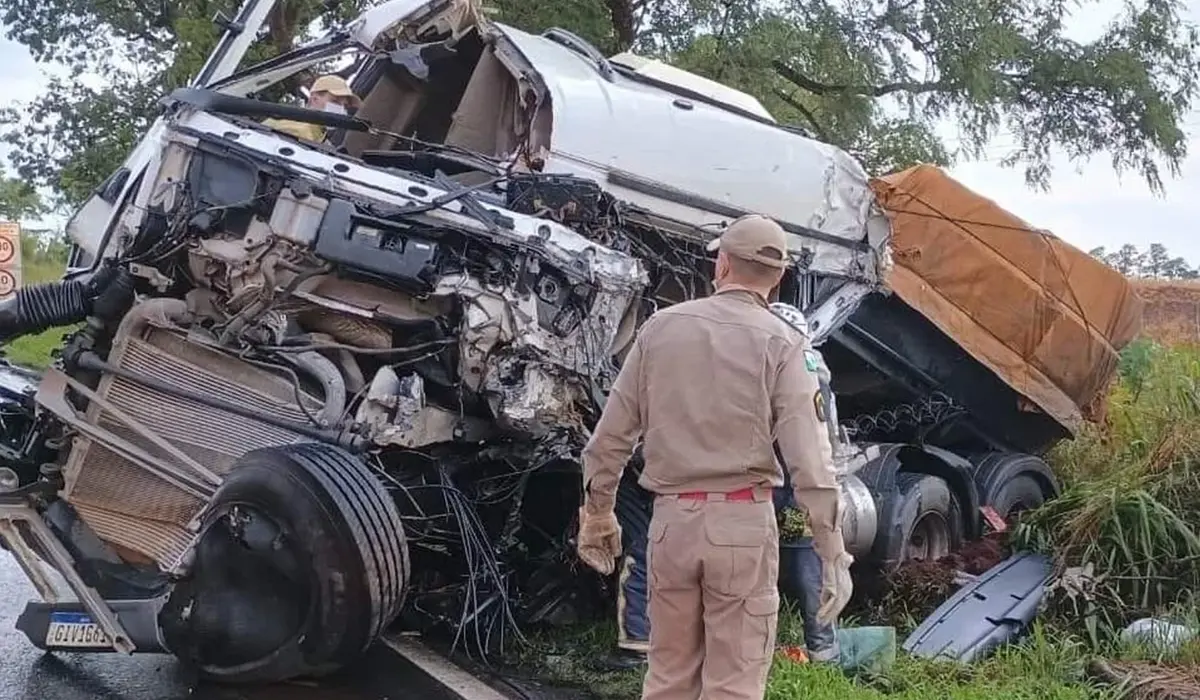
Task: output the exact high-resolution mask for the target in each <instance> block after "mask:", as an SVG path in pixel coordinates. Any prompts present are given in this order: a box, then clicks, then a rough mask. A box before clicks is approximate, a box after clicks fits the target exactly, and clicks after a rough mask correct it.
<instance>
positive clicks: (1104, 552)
mask: <svg viewBox="0 0 1200 700" xmlns="http://www.w3.org/2000/svg"><path fill="white" fill-rule="evenodd" d="M1051 463H1052V464H1053V465H1054V467H1055V469H1056V471H1057V472H1058V475H1059V477H1060V478H1061V479H1062V481H1063V483H1064V486H1065V489H1064V492H1063V495H1062V496H1061V497H1060V498H1058V499H1056V500H1055V501H1053V502H1051V503H1049V504H1047V505H1046V506H1044V507H1043V508H1041V509H1039V510H1038V511H1035V512H1033V513H1031V514H1029V515H1028V517H1026V518H1025V519H1024V520H1023V522H1022V524H1021V525H1020V527H1019V528H1018V530H1017V532H1016V533H1015V537H1016V540H1017V544H1018V545H1020V546H1026V547H1031V548H1035V549H1040V550H1043V551H1049V552H1053V553H1054V554H1055V556H1056V557H1057V558H1058V560H1059V561H1060V563H1061V564H1062V565H1064V566H1065V567H1079V568H1078V569H1076V570H1075V571H1074V572H1073V573H1074V574H1076V575H1074V576H1072V577H1068V579H1066V580H1065V582H1066V583H1067V584H1068V585H1067V586H1066V587H1065V589H1064V593H1066V594H1068V595H1067V596H1066V598H1067V600H1065V601H1064V602H1069V609H1068V610H1067V612H1068V614H1069V615H1071V616H1082V617H1084V619H1085V622H1086V623H1088V624H1089V625H1090V632H1091V635H1092V636H1093V637H1094V638H1098V637H1099V636H1101V633H1102V632H1103V631H1104V630H1105V629H1108V630H1109V631H1111V630H1112V629H1113V628H1115V627H1117V626H1118V625H1120V624H1122V623H1124V622H1127V621H1128V619H1130V618H1132V617H1135V616H1140V615H1147V614H1154V613H1155V612H1157V611H1159V610H1162V609H1164V608H1168V607H1171V606H1173V605H1175V604H1176V603H1178V602H1179V601H1180V600H1181V599H1183V598H1184V597H1185V596H1187V595H1188V594H1189V592H1190V591H1194V590H1200V467H1198V464H1200V348H1197V347H1195V346H1177V347H1170V348H1168V347H1163V346H1160V345H1157V344H1155V343H1153V342H1152V341H1148V340H1139V341H1136V342H1135V343H1133V344H1132V345H1130V347H1129V348H1127V349H1126V351H1125V353H1124V354H1123V356H1122V361H1121V365H1120V372H1119V379H1118V381H1117V383H1116V385H1115V386H1114V387H1113V389H1112V392H1111V396H1110V400H1109V408H1108V415H1107V419H1106V421H1105V424H1104V425H1101V426H1092V427H1089V428H1087V429H1086V430H1085V431H1084V432H1083V434H1081V435H1080V436H1078V437H1077V438H1076V439H1075V440H1073V441H1071V442H1066V443H1063V444H1061V445H1059V446H1058V447H1057V448H1056V449H1055V450H1054V451H1053V452H1052V454H1051ZM1080 573H1083V574H1087V575H1085V576H1079V575H1078V574H1080Z"/></svg>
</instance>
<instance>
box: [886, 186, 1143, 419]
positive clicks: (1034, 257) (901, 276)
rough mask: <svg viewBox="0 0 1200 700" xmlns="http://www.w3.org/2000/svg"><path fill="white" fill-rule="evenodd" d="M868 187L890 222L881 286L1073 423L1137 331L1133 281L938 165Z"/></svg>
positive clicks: (1047, 409)
mask: <svg viewBox="0 0 1200 700" xmlns="http://www.w3.org/2000/svg"><path fill="white" fill-rule="evenodd" d="M871 186H872V188H873V189H874V190H875V193H876V196H877V197H878V199H879V202H880V204H881V206H882V207H883V208H884V210H885V211H886V212H887V213H888V216H889V218H890V219H891V221H892V229H893V238H892V255H893V258H894V262H895V264H894V265H893V267H892V269H891V271H890V272H889V273H888V279H887V283H888V286H889V287H890V288H891V289H892V290H893V291H894V292H895V293H896V294H897V295H899V297H900V298H901V299H903V300H904V302H905V303H906V304H908V305H909V306H911V307H913V308H915V309H916V310H917V311H919V312H920V313H921V314H922V315H923V316H925V317H926V318H927V319H929V320H930V321H932V322H933V323H934V324H935V325H936V326H937V327H938V328H940V329H941V330H942V332H944V333H945V334H946V335H948V336H950V337H951V338H953V339H954V341H955V342H956V343H958V345H960V346H961V347H962V348H963V349H964V350H966V351H967V352H968V353H970V355H971V356H972V357H974V358H975V359H976V360H978V361H979V362H982V363H983V364H984V365H986V366H987V367H988V368H990V369H991V370H992V371H993V372H995V373H996V374H997V375H998V376H999V377H1000V378H1001V379H1002V380H1004V382H1005V383H1006V384H1008V385H1009V386H1011V387H1012V388H1013V389H1015V390H1016V391H1017V392H1018V393H1020V394H1021V395H1022V396H1024V397H1025V398H1026V399H1028V400H1029V401H1031V402H1032V403H1033V404H1035V405H1036V406H1037V407H1038V408H1040V409H1042V410H1043V411H1045V412H1046V413H1048V414H1049V415H1050V416H1052V417H1053V418H1054V419H1055V420H1057V421H1058V422H1059V423H1061V424H1062V425H1063V426H1064V427H1066V428H1068V429H1069V430H1071V432H1072V433H1074V432H1075V431H1077V430H1078V429H1079V427H1080V425H1081V423H1082V420H1083V419H1084V418H1091V417H1092V415H1091V413H1090V412H1089V406H1092V405H1094V404H1093V402H1094V400H1096V399H1097V398H1098V397H1099V396H1100V394H1101V393H1102V392H1103V390H1104V389H1105V388H1106V387H1107V386H1108V383H1109V382H1110V381H1111V379H1112V377H1113V375H1114V373H1115V372H1116V367H1117V359H1118V358H1117V353H1118V352H1119V351H1120V349H1121V348H1123V347H1124V346H1125V345H1126V344H1127V343H1129V341H1131V340H1133V338H1134V337H1135V336H1136V335H1137V334H1138V332H1139V331H1140V330H1141V325H1142V306H1143V304H1142V300H1141V299H1140V298H1139V297H1138V295H1137V294H1136V293H1134V290H1133V287H1132V286H1131V285H1130V283H1129V281H1128V280H1127V279H1125V277H1124V276H1122V275H1121V274H1120V273H1119V272H1117V271H1116V270H1113V269H1112V268H1110V267H1108V266H1107V265H1105V264H1103V263H1101V262H1100V261H1098V260H1096V259H1095V258H1093V257H1092V256H1090V255H1088V254H1087V253H1085V252H1084V251H1082V250H1080V249H1078V248H1076V247H1074V246H1072V245H1070V244H1069V243H1066V242H1064V241H1062V240H1060V239H1058V238H1056V237H1055V236H1053V235H1052V234H1050V233H1048V232H1046V231H1039V230H1036V229H1034V228H1033V227H1031V226H1029V225H1028V224H1027V223H1025V222H1024V221H1022V220H1020V219H1018V218H1017V217H1016V216H1014V215H1013V214H1011V213H1010V212H1008V211H1006V210H1004V209H1002V208H1000V206H999V205H997V204H996V203H995V202H993V201H991V200H989V199H987V198H985V197H982V196H980V195H979V194H977V193H975V192H973V191H971V190H969V189H967V188H966V187H965V186H963V185H962V184H961V183H959V182H957V181H955V180H954V179H952V178H951V177H950V176H949V175H947V174H946V173H945V172H944V171H942V170H941V169H940V168H937V167H935V166H931V165H918V166H916V167H913V168H909V169H908V170H904V171H902V172H899V173H895V174H892V175H887V176H885V177H882V178H876V179H874V180H872V183H871ZM1028 408H1032V407H1028Z"/></svg>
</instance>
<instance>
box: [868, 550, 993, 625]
mask: <svg viewBox="0 0 1200 700" xmlns="http://www.w3.org/2000/svg"><path fill="white" fill-rule="evenodd" d="M1008 556H1009V551H1008V548H1007V547H1006V546H1005V545H1004V534H1003V533H993V534H990V535H987V536H985V537H984V538H983V539H981V540H978V541H976V542H970V543H968V544H966V545H964V546H963V548H962V549H961V550H960V551H959V552H958V553H956V554H951V555H950V556H947V557H943V558H942V559H938V560H936V561H910V562H906V563H904V564H902V565H901V566H900V567H899V568H898V569H897V570H896V571H894V572H893V573H891V574H890V575H887V576H884V577H882V578H879V579H877V580H878V586H869V587H864V589H863V590H862V591H861V592H860V593H861V597H859V600H858V602H859V603H860V604H861V605H862V607H860V608H859V609H858V610H857V611H856V612H858V613H859V614H861V615H864V616H865V617H866V619H867V621H869V622H870V623H871V624H887V625H893V626H898V627H900V628H905V627H906V625H909V624H913V623H915V622H919V621H921V620H923V619H925V617H927V616H928V615H929V614H930V613H932V612H933V611H934V610H935V609H937V606H939V605H941V604H942V603H943V602H945V600H946V599H947V598H949V597H950V596H952V595H954V593H955V592H956V591H957V590H958V586H957V585H955V583H954V578H955V574H956V572H959V571H961V572H963V573H967V574H971V575H975V576H977V575H979V574H982V573H983V572H985V571H987V570H988V569H990V568H992V567H993V566H995V565H996V564H999V563H1000V562H1002V561H1004V560H1005V559H1007V558H1008ZM867 580H868V581H869V580H871V579H867ZM868 588H869V590H868Z"/></svg>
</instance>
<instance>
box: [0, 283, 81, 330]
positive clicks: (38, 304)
mask: <svg viewBox="0 0 1200 700" xmlns="http://www.w3.org/2000/svg"><path fill="white" fill-rule="evenodd" d="M88 287H89V285H88V283H87V282H84V281H81V280H69V281H65V282H50V283H47V284H35V285H33V286H32V287H24V288H22V289H18V290H17V293H16V295H15V296H14V297H13V298H11V299H6V300H4V301H2V302H0V342H5V341H8V340H11V339H13V338H19V337H21V336H23V335H29V334H31V333H40V332H42V331H44V330H46V329H47V328H54V327H55V326H65V325H68V324H71V323H79V322H80V321H83V320H84V319H85V318H87V315H88V311H89V310H90V307H91V299H89V294H88V291H89V290H88Z"/></svg>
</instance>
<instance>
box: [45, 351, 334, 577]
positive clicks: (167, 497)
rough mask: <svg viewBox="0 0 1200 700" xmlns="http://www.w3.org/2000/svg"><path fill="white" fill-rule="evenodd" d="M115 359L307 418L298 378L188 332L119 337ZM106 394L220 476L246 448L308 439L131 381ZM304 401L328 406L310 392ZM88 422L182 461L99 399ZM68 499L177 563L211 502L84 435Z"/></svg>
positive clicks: (96, 523) (121, 536)
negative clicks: (191, 528)
mask: <svg viewBox="0 0 1200 700" xmlns="http://www.w3.org/2000/svg"><path fill="white" fill-rule="evenodd" d="M109 362H111V363H112V364H115V365H117V366H119V367H123V368H125V369H128V370H132V371H136V372H138V373H140V374H143V375H147V376H151V377H154V378H156V379H159V380H161V381H164V382H168V383H170V384H171V385H173V386H178V387H181V388H185V389H188V390H190V391H193V392H196V393H200V394H204V395H206V396H209V397H213V398H219V399H223V400H225V401H229V402H234V403H237V404H240V405H242V406H245V407H247V408H250V409H253V410H254V411H255V412H256V413H260V414H268V415H272V416H276V417H278V418H284V419H287V420H291V421H297V422H301V421H304V420H305V412H304V411H303V410H302V409H301V408H300V406H299V405H298V404H297V403H296V389H295V387H294V385H293V382H292V380H291V379H290V378H288V377H285V376H280V375H276V374H274V373H271V372H269V371H267V370H265V369H262V368H260V367H257V366H255V365H251V364H249V363H246V362H242V361H240V360H238V359H236V358H233V357H230V356H228V355H225V354H223V353H220V352H216V351H213V350H211V349H209V348H206V347H204V346H201V345H197V344H195V343H190V342H188V341H187V339H186V338H184V337H183V336H182V335H180V334H179V333H175V332H172V331H166V330H160V329H151V330H148V331H147V332H146V333H145V335H143V336H142V337H140V338H130V339H129V340H128V342H127V343H117V344H116V347H115V348H114V350H113V353H112V355H111V356H110V357H109ZM97 393H98V394H99V395H100V397H101V398H102V399H106V400H107V401H111V402H112V404H113V405H115V406H116V407H117V408H118V409H120V410H121V411H123V412H124V413H126V414H128V415H129V416H131V417H133V418H135V419H136V420H138V421H139V422H141V423H142V424H143V425H144V426H146V427H147V428H149V429H150V430H152V431H153V432H154V433H156V434H157V435H158V436H159V437H160V438H163V439H165V440H166V441H167V442H169V443H171V444H172V445H173V446H174V447H175V448H177V449H178V450H179V451H181V452H183V453H184V454H186V455H188V456H189V457H191V458H192V459H194V460H195V461H196V462H198V463H200V464H202V465H204V466H205V467H207V468H208V469H210V470H211V471H213V472H216V473H217V474H221V475H223V474H226V473H228V471H229V469H230V468H231V467H232V465H233V463H234V461H235V460H237V458H238V457H239V456H241V455H242V454H243V453H245V452H248V451H250V450H253V449H257V448H260V447H268V446H272V445H283V444H288V443H292V442H298V441H302V440H305V439H306V438H304V437H303V436H301V435H299V434H297V433H293V432H291V431H288V430H284V429H281V428H277V427H275V426H272V425H267V424H265V423H262V422H260V421H257V420H252V419H247V418H244V417H242V416H238V415H235V414H232V413H229V412H227V411H221V410H217V409H212V408H209V407H207V406H204V405H202V404H199V403H196V402H194V401H190V400H185V399H178V398H175V397H172V396H169V395H167V394H163V393H161V392H159V391H156V390H154V389H150V388H148V387H146V386H143V385H141V384H137V383H135V382H132V381H130V380H127V379H124V378H121V377H116V376H111V375H109V376H105V377H104V378H103V379H102V380H101V382H100V385H99V387H98V388H97ZM301 396H302V400H303V402H304V405H305V407H306V408H307V409H308V411H309V412H310V413H315V412H316V411H317V410H319V408H320V404H319V402H318V401H317V399H315V398H314V397H313V396H311V395H310V394H308V393H304V394H302V395H301ZM87 418H88V422H89V423H92V424H94V425H97V426H99V427H101V428H104V429H106V430H108V431H110V432H112V433H114V434H116V435H118V436H119V437H121V438H123V439H125V440H127V441H128V442H130V443H132V444H134V445H136V446H138V447H139V448H140V449H142V450H144V451H145V452H147V453H148V454H150V455H153V456H155V457H157V458H159V459H161V460H163V461H167V462H172V463H173V462H174V460H173V458H171V457H170V456H169V455H168V454H167V453H166V452H165V451H164V450H163V449H161V448H159V447H157V446H155V445H154V443H153V442H151V441H149V440H147V439H145V438H143V437H141V436H140V435H138V434H137V432H136V431H134V430H131V429H130V428H128V427H127V426H125V425H124V424H123V423H122V422H121V421H119V420H117V419H116V418H115V417H114V416H112V415H110V414H109V413H108V412H107V411H103V410H101V409H100V407H99V405H97V404H93V405H92V406H91V407H90V408H89V410H88V415H87ZM66 477H67V484H66V489H65V493H64V495H65V497H66V498H67V500H68V501H69V502H70V503H71V504H72V505H74V506H75V507H76V509H77V510H78V511H79V514H80V517H82V518H83V519H84V520H85V521H86V522H87V523H88V525H90V526H91V527H92V528H93V529H94V530H95V531H96V533H97V535H99V536H100V537H101V539H104V540H106V541H108V542H110V543H112V544H115V545H118V546H120V547H124V548H126V549H129V550H133V551H134V552H137V553H140V554H142V555H144V556H146V557H149V558H150V559H152V560H154V561H155V562H157V563H158V564H159V565H160V566H164V567H165V566H169V565H170V564H171V563H173V562H174V561H175V559H176V558H177V557H178V556H179V554H180V553H181V552H183V551H184V549H185V548H186V547H187V544H188V542H189V540H190V534H189V533H188V531H187V529H186V526H187V523H188V521H189V520H191V518H192V517H193V516H194V515H195V514H196V513H197V512H198V511H199V510H200V508H201V507H202V506H203V502H202V501H201V500H200V499H198V498H196V497H194V496H192V495H191V494H189V493H187V492H186V491H184V490H182V489H180V488H178V487H176V486H175V485H173V484H171V483H170V482H168V481H165V480H163V479H161V478H159V477H158V476H155V475H154V474H152V473H150V472H148V471H146V470H144V469H142V468H141V467H140V466H138V465H137V464H135V463H133V462H131V461H129V460H127V459H125V458H124V457H122V456H120V455H119V454H117V453H115V452H113V451H112V450H110V449H108V448H106V447H104V446H103V445H101V444H98V443H96V442H95V441H93V440H89V439H83V438H80V439H78V441H77V444H76V445H75V448H74V449H73V450H72V451H71V457H70V459H69V460H68V463H67V467H66Z"/></svg>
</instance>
